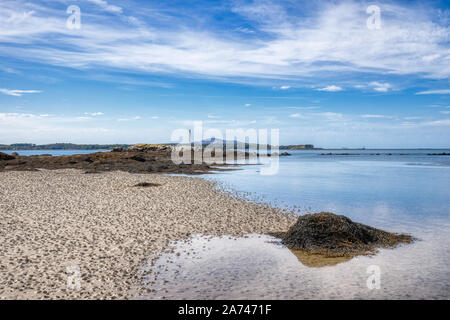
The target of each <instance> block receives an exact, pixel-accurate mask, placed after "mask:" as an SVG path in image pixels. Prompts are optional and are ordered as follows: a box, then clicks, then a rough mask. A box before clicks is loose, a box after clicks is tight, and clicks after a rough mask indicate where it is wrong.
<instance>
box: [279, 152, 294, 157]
mask: <svg viewBox="0 0 450 320" xmlns="http://www.w3.org/2000/svg"><path fill="white" fill-rule="evenodd" d="M291 155H292V154H290V153H289V152H282V153H280V157H285V156H291Z"/></svg>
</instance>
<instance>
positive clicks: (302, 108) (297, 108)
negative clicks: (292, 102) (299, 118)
mask: <svg viewBox="0 0 450 320" xmlns="http://www.w3.org/2000/svg"><path fill="white" fill-rule="evenodd" d="M287 108H288V109H296V110H313V109H319V108H320V107H316V106H311V107H287Z"/></svg>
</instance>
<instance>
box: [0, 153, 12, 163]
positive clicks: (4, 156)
mask: <svg viewBox="0 0 450 320" xmlns="http://www.w3.org/2000/svg"><path fill="white" fill-rule="evenodd" d="M15 158H16V157H14V156H10V155H9V154H6V153H3V152H0V160H6V161H8V160H14V159H15Z"/></svg>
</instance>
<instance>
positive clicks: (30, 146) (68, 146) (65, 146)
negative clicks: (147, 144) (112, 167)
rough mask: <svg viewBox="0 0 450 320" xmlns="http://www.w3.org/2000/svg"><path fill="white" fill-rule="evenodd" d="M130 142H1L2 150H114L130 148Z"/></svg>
mask: <svg viewBox="0 0 450 320" xmlns="http://www.w3.org/2000/svg"><path fill="white" fill-rule="evenodd" d="M129 146H131V145H130V144H74V143H52V144H34V143H14V144H0V150H112V149H114V148H124V149H126V148H128V147H129Z"/></svg>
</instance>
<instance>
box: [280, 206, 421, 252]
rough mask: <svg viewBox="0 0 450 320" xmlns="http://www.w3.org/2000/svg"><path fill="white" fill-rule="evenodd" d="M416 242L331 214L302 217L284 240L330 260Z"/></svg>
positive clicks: (294, 247) (290, 245) (297, 248)
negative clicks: (330, 258) (328, 257)
mask: <svg viewBox="0 0 450 320" xmlns="http://www.w3.org/2000/svg"><path fill="white" fill-rule="evenodd" d="M412 241H413V238H412V237H411V236H410V235H405V234H395V233H390V232H386V231H383V230H379V229H375V228H372V227H369V226H366V225H364V224H361V223H357V222H353V221H352V220H350V219H349V218H347V217H345V216H343V215H335V214H333V213H328V212H321V213H315V214H306V215H303V216H300V217H299V218H298V220H297V222H296V223H295V224H294V225H293V226H292V227H291V228H290V229H289V230H288V232H287V233H286V234H285V235H284V236H283V239H282V242H283V244H285V245H286V246H287V247H288V248H290V249H295V250H303V251H305V252H309V253H317V254H324V255H327V256H330V257H349V256H350V257H352V256H356V255H360V254H373V253H375V252H376V251H377V248H393V247H396V246H397V245H398V244H400V243H402V242H404V243H410V242H412Z"/></svg>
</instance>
